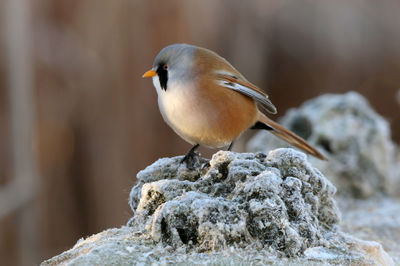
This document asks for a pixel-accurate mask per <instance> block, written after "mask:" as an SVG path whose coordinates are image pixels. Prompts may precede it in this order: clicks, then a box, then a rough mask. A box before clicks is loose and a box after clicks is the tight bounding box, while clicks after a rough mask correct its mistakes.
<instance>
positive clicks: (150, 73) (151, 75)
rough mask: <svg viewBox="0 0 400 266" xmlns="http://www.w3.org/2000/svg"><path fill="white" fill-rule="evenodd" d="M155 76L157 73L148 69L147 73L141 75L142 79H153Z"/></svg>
mask: <svg viewBox="0 0 400 266" xmlns="http://www.w3.org/2000/svg"><path fill="white" fill-rule="evenodd" d="M156 75H157V72H155V71H154V70H153V69H150V70H149V71H147V72H146V73H144V74H143V76H142V78H150V77H154V76H156Z"/></svg>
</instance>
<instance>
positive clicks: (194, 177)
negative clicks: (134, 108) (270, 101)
mask: <svg viewBox="0 0 400 266" xmlns="http://www.w3.org/2000/svg"><path fill="white" fill-rule="evenodd" d="M181 158H182V157H175V158H164V159H160V160H158V161H157V162H155V163H154V164H153V165H151V166H149V167H147V168H146V169H144V170H143V171H141V172H139V173H138V175H137V177H138V183H137V185H136V186H135V187H134V188H133V189H132V191H131V194H130V205H131V207H132V209H133V210H134V216H133V217H132V219H131V220H130V221H129V222H128V225H129V226H124V227H121V228H119V229H109V230H106V231H104V232H101V233H99V234H97V235H94V236H91V237H89V238H87V239H85V240H80V241H78V243H77V244H76V245H75V246H74V247H73V248H72V249H71V250H69V251H66V252H64V253H62V254H60V255H58V256H56V257H54V258H52V259H50V260H47V261H45V262H43V263H42V265H60V264H62V265H133V264H135V265H147V264H157V265H167V264H168V265H169V264H174V265H175V264H176V265H209V264H213V265H221V264H222V265H244V264H257V265H258V264H267V263H268V264H274V265H288V264H291V265H321V264H324V265H338V264H340V265H350V264H351V265H394V263H393V260H392V259H391V257H390V256H389V255H388V254H387V253H386V252H385V251H384V250H383V249H382V246H381V245H380V244H378V243H376V242H371V241H361V240H359V239H356V238H354V237H352V236H350V235H347V234H345V233H343V232H342V231H341V230H340V227H339V222H340V213H339V211H338V208H337V206H336V201H335V200H334V199H333V195H334V193H335V187H334V186H333V185H332V184H331V183H330V182H329V181H328V180H327V179H326V178H325V177H324V176H323V175H322V174H321V172H320V171H318V170H317V169H316V168H314V167H312V166H311V165H310V163H309V162H308V161H307V159H306V156H305V155H304V154H303V153H300V152H297V151H295V150H293V149H277V150H274V151H271V152H270V153H269V154H268V155H265V154H263V153H258V154H251V153H245V154H240V153H233V152H223V151H220V152H218V153H216V154H215V155H214V156H213V158H212V159H211V161H210V162H209V163H208V162H207V161H206V160H205V159H201V158H197V162H196V163H195V165H196V166H195V167H194V168H193V170H189V169H187V168H186V166H185V164H180V163H179V162H180V160H181Z"/></svg>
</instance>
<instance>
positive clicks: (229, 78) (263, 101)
mask: <svg viewBox="0 0 400 266" xmlns="http://www.w3.org/2000/svg"><path fill="white" fill-rule="evenodd" d="M217 79H218V80H219V81H220V84H221V85H222V86H224V87H226V88H229V89H232V90H235V91H238V92H240V93H243V94H244V95H246V96H249V97H251V98H252V99H254V100H255V101H256V102H257V103H258V105H261V107H263V108H264V109H265V110H266V111H267V112H269V113H271V114H276V113H277V110H276V107H275V105H273V104H272V102H271V101H270V100H269V99H268V95H267V94H265V93H264V92H263V91H261V90H260V89H259V88H258V87H257V86H255V85H253V84H251V83H250V82H248V81H247V80H243V79H239V78H237V77H236V76H235V75H233V74H232V75H230V74H226V73H217Z"/></svg>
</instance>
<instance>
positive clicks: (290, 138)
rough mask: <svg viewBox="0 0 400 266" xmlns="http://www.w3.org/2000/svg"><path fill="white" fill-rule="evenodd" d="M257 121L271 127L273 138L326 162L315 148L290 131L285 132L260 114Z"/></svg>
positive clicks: (285, 130)
mask: <svg viewBox="0 0 400 266" xmlns="http://www.w3.org/2000/svg"><path fill="white" fill-rule="evenodd" d="M259 121H260V122H262V123H264V124H265V125H267V126H269V127H271V128H272V130H271V131H270V132H271V133H272V134H274V135H275V136H277V137H278V138H280V139H282V140H284V141H286V142H288V143H289V144H291V145H293V146H295V147H297V148H300V149H302V150H303V151H305V152H307V153H308V154H311V155H312V156H314V157H317V158H318V159H321V160H327V159H326V158H325V156H323V155H322V154H321V153H320V152H319V151H318V150H317V149H316V148H314V147H313V146H311V145H310V144H308V143H307V141H305V140H304V139H303V138H301V137H299V136H297V135H296V134H295V133H293V132H292V131H290V130H287V129H286V128H284V127H283V126H281V125H279V124H278V123H276V122H274V121H272V120H271V119H269V118H268V117H267V116H265V115H264V114H263V113H261V112H260V113H259Z"/></svg>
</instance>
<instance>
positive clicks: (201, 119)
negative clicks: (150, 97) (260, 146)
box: [142, 43, 326, 164]
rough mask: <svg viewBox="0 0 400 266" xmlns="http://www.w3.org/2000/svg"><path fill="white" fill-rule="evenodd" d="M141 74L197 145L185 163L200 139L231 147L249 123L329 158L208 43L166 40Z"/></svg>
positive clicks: (175, 125) (169, 118) (172, 122)
mask: <svg viewBox="0 0 400 266" xmlns="http://www.w3.org/2000/svg"><path fill="white" fill-rule="evenodd" d="M142 77H144V78H149V77H151V78H152V80H153V85H154V87H155V88H156V91H157V95H158V106H159V109H160V112H161V115H162V117H163V119H164V121H165V122H166V123H167V124H168V125H169V126H170V127H171V128H172V129H173V130H174V131H175V133H176V134H178V135H179V136H180V137H181V138H182V139H184V140H185V141H187V142H189V143H190V144H192V145H193V147H192V148H191V149H190V150H189V151H188V152H187V153H186V155H185V156H184V157H183V159H182V160H181V163H183V162H186V164H188V162H189V161H191V160H192V159H193V157H194V156H195V155H196V152H195V151H196V149H197V148H198V147H199V146H200V145H201V146H205V147H208V148H213V149H216V148H221V147H226V146H229V147H228V150H231V148H232V145H233V142H234V140H235V139H236V138H238V137H239V136H240V135H241V134H242V133H243V132H244V131H246V130H247V129H264V130H268V131H269V132H271V133H272V134H274V135H275V136H277V137H278V138H280V139H282V140H284V141H286V142H288V143H289V144H291V145H293V146H295V147H297V148H300V149H301V150H303V151H305V152H306V153H308V154H310V155H312V156H314V157H316V158H319V159H321V160H326V158H325V157H324V156H323V155H322V154H321V153H320V152H319V151H318V150H317V149H316V148H314V147H313V146H311V145H310V144H308V143H307V142H306V141H305V140H304V139H303V138H301V137H300V136H298V135H296V134H295V133H294V132H292V131H290V130H288V129H286V128H284V127H283V126H281V125H280V124H278V123H277V122H275V121H273V120H271V119H270V118H269V117H267V115H266V114H268V113H270V114H276V113H277V108H276V107H275V106H274V104H272V102H271V100H270V99H269V97H268V95H267V94H266V93H265V92H263V91H262V90H261V89H260V88H258V87H257V86H255V85H254V84H252V83H250V82H249V81H248V80H247V79H246V78H245V77H244V76H243V75H242V74H241V73H240V72H239V71H238V70H236V69H235V68H234V67H233V66H232V65H231V64H230V63H229V62H228V61H227V60H226V59H224V58H223V57H221V56H219V55H218V54H217V53H215V52H213V51H211V50H209V49H206V48H202V47H198V46H194V45H190V44H184V43H181V44H172V45H169V46H166V47H164V48H163V49H162V50H161V51H160V52H159V53H158V55H157V56H156V57H155V59H154V62H153V66H152V68H151V69H150V70H148V71H146V72H145V73H144V74H143V76H142Z"/></svg>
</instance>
